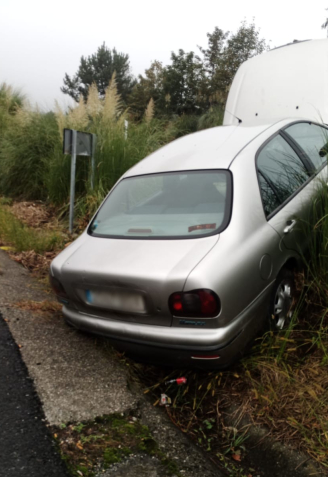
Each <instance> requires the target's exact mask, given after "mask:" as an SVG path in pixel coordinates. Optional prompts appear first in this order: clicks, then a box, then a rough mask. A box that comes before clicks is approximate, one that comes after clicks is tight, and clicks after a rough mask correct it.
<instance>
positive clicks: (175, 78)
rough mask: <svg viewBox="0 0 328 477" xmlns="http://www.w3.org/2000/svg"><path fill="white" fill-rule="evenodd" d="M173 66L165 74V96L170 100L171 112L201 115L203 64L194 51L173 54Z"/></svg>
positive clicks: (202, 106) (168, 67) (180, 51)
mask: <svg viewBox="0 0 328 477" xmlns="http://www.w3.org/2000/svg"><path fill="white" fill-rule="evenodd" d="M171 61H172V63H171V65H169V66H167V68H166V69H165V72H164V94H165V97H166V98H169V109H170V112H172V113H175V114H179V115H181V114H194V113H201V112H202V110H203V108H204V104H203V103H204V102H203V98H202V94H201V93H202V88H201V86H202V84H203V81H204V79H205V71H204V67H203V64H202V62H201V60H200V58H199V57H198V56H196V55H195V53H194V52H193V51H190V52H189V53H185V52H184V51H183V50H181V49H180V50H179V52H178V53H177V54H176V53H174V52H172V54H171Z"/></svg>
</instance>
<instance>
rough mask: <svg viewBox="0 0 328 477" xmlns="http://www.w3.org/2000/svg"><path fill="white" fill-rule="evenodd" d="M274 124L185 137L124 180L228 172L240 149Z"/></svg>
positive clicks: (135, 168)
mask: <svg viewBox="0 0 328 477" xmlns="http://www.w3.org/2000/svg"><path fill="white" fill-rule="evenodd" d="M274 123H275V122H274ZM274 123H273V124H274ZM273 124H272V123H271V124H256V125H247V126H245V125H243V124H239V125H238V126H218V127H215V128H211V129H206V130H204V131H199V132H197V133H193V134H188V135H187V136H184V137H181V138H180V139H177V140H175V141H173V142H172V143H170V144H167V145H166V146H164V147H162V148H161V149H159V150H158V151H156V152H154V153H153V154H151V155H150V156H148V157H146V158H145V159H143V160H142V161H140V162H138V163H137V164H136V165H135V166H134V167H132V168H131V169H129V170H128V171H127V172H126V173H125V175H124V177H129V176H135V175H142V174H153V173H159V172H170V171H186V170H197V169H198V170H199V169H218V168H220V169H228V168H229V165H230V163H231V162H232V161H233V159H234V158H235V157H236V155H237V154H238V153H239V152H240V151H241V149H243V148H244V147H245V146H246V145H247V144H248V143H249V142H251V141H252V140H253V139H255V137H257V136H258V135H259V134H261V133H262V132H263V131H265V130H266V129H268V128H269V127H271V126H272V125H273Z"/></svg>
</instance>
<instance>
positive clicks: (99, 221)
mask: <svg viewBox="0 0 328 477" xmlns="http://www.w3.org/2000/svg"><path fill="white" fill-rule="evenodd" d="M230 208H231V175H230V173H229V172H228V171H225V170H210V171H209V170H207V171H192V172H191V171H188V172H170V173H164V174H149V175H144V176H135V177H129V178H126V179H123V180H122V181H121V182H119V183H118V185H117V186H116V187H115V188H114V189H113V191H112V192H111V193H110V194H109V196H108V197H107V199H106V201H105V202H104V204H103V205H102V207H101V208H100V210H99V211H98V213H97V215H96V216H95V218H94V220H93V221H92V223H91V225H90V227H89V230H88V232H89V234H91V235H95V236H98V237H121V238H147V239H152V238H153V239H156V238H158V239H160V238H162V239H165V238H192V237H199V236H205V235H212V234H214V233H218V232H221V231H222V230H223V229H224V228H225V227H226V226H227V224H228V221H229V217H230Z"/></svg>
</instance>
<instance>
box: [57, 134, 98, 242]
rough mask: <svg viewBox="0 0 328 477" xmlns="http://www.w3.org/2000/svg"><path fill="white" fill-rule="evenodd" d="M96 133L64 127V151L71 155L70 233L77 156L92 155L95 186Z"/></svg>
mask: <svg viewBox="0 0 328 477" xmlns="http://www.w3.org/2000/svg"><path fill="white" fill-rule="evenodd" d="M96 139H97V138H96V135H95V134H90V133H84V132H81V131H75V130H74V129H64V141H63V152H64V154H70V155H71V181H70V201H69V233H73V225H74V201H75V176H76V156H89V157H91V178H90V186H91V189H92V190H93V188H94V175H95V151H96Z"/></svg>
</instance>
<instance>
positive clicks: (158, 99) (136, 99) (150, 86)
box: [129, 60, 165, 119]
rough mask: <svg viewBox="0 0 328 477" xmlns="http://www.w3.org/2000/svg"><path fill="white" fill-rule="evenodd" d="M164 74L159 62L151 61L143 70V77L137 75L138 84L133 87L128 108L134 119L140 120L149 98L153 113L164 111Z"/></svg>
mask: <svg viewBox="0 0 328 477" xmlns="http://www.w3.org/2000/svg"><path fill="white" fill-rule="evenodd" d="M164 72H165V68H164V67H163V65H162V63H161V62H160V61H156V60H155V61H153V62H152V63H151V65H150V67H149V68H148V69H147V70H145V75H144V76H142V75H139V77H138V82H137V83H136V84H135V86H134V87H133V90H132V93H131V95H130V97H129V108H130V109H131V111H132V112H133V114H134V116H135V117H136V119H141V118H142V117H143V115H144V113H145V110H146V108H147V105H148V104H149V101H150V100H151V98H152V99H153V101H154V103H155V111H156V112H157V111H158V112H161V113H162V112H163V111H164V110H165V95H164Z"/></svg>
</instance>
